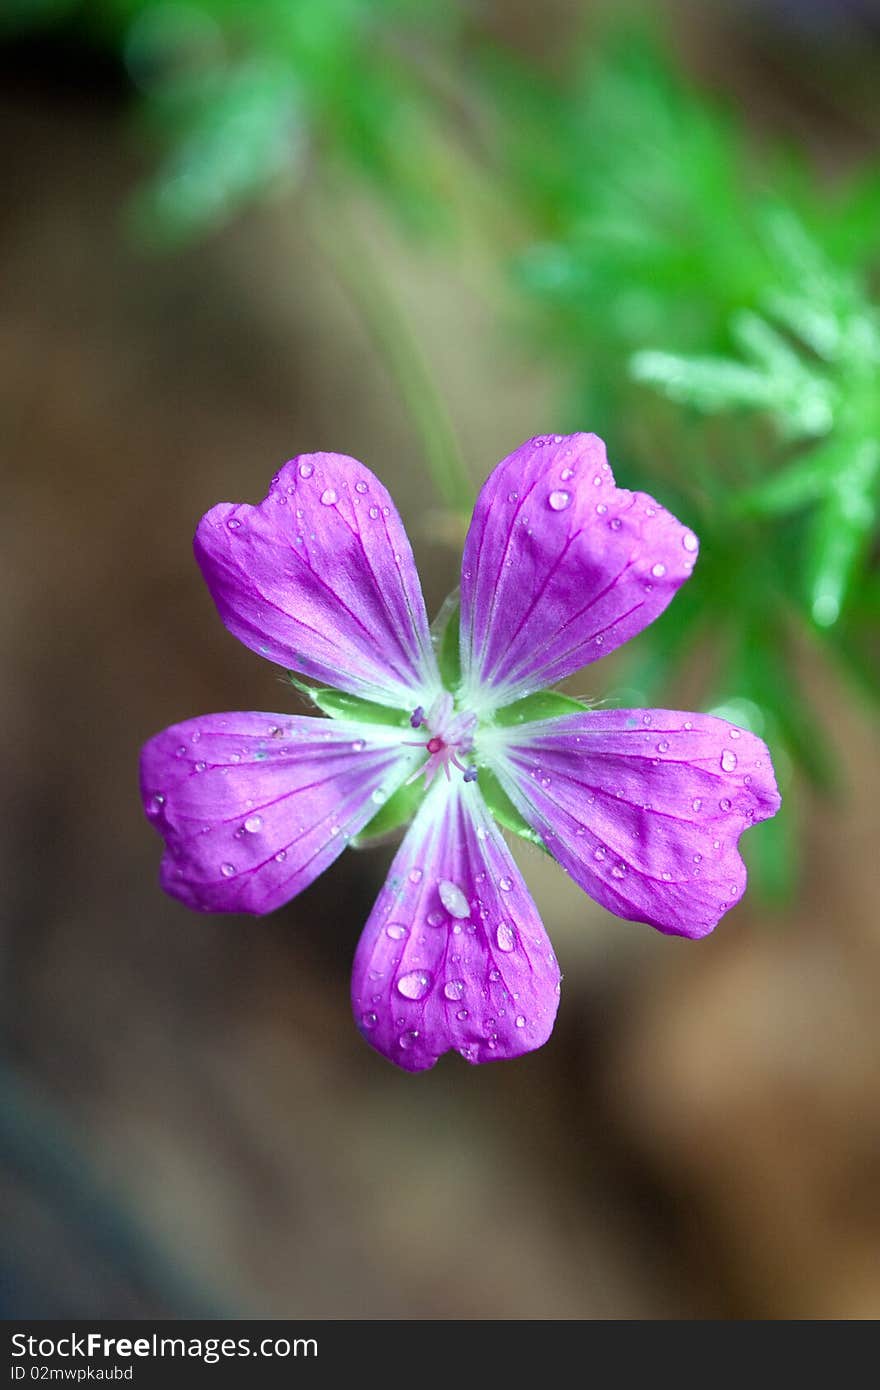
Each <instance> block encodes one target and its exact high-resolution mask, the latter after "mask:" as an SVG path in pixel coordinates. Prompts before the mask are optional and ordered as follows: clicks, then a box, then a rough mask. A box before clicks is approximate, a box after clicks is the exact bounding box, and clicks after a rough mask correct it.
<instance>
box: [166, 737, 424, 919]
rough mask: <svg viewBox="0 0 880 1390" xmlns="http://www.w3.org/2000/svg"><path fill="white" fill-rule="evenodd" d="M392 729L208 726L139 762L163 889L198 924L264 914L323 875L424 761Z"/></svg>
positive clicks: (420, 753) (170, 742) (169, 740)
mask: <svg viewBox="0 0 880 1390" xmlns="http://www.w3.org/2000/svg"><path fill="white" fill-rule="evenodd" d="M404 737H405V734H404V731H403V730H402V729H392V728H380V727H376V726H375V725H365V724H356V723H352V722H347V721H343V720H337V719H316V718H311V717H309V716H305V715H298V716H290V715H282V714H208V715H204V716H203V717H202V718H201V719H188V720H186V721H185V722H184V723H183V724H175V725H173V726H172V727H171V728H170V729H165V731H164V732H163V733H161V734H157V735H156V737H155V738H152V739H150V741H149V743H147V744H146V745H145V747H144V749H143V752H142V754H141V795H142V796H143V800H144V808H145V810H146V812H147V815H148V816H149V817H150V819H151V820H152V822H153V824H154V825H155V827H156V829H157V830H158V831H159V833H160V834H161V835H162V836H163V838H164V840H165V842H166V846H167V851H166V854H165V857H164V858H163V860H162V886H163V888H165V890H166V891H167V892H168V893H170V894H171V895H172V897H175V898H179V899H180V900H181V902H185V903H186V904H187V905H188V906H189V907H195V908H199V909H200V910H201V911H203V912H251V913H257V914H259V913H264V912H271V911H272V910H273V908H276V907H280V906H281V905H282V903H286V902H288V901H289V899H290V898H293V897H295V896H296V894H297V893H301V892H302V890H303V889H304V888H307V887H308V885H309V884H310V883H311V882H312V881H313V880H314V879H316V878H317V877H318V875H319V874H320V873H323V871H324V869H326V868H327V866H328V865H329V864H332V863H333V860H334V859H336V858H337V857H338V855H339V854H341V853H342V851H343V849H344V848H345V846H346V844H347V843H348V841H349V840H350V839H351V837H352V836H353V835H357V834H358V832H359V831H361V830H363V828H364V826H365V825H366V824H367V822H368V821H369V820H370V819H371V818H372V816H374V815H375V813H376V811H377V810H378V807H379V805H380V804H381V803H382V802H383V801H384V800H385V799H386V797H387V796H389V795H390V794H391V793H392V792H393V791H394V790H395V788H396V787H398V786H400V785H401V784H402V783H403V782H404V781H405V780H406V777H407V775H408V773H409V772H410V771H411V770H412V768H413V766H414V765H415V764H416V763H417V762H418V760H419V758H421V757H423V756H424V754H423V751H422V750H419V749H416V748H412V747H407V746H405V745H404V744H403V743H402V738H404Z"/></svg>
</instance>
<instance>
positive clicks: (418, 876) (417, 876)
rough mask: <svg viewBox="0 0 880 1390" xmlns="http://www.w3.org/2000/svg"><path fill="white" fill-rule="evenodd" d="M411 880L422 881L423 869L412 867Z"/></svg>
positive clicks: (414, 881) (413, 881)
mask: <svg viewBox="0 0 880 1390" xmlns="http://www.w3.org/2000/svg"><path fill="white" fill-rule="evenodd" d="M409 881H410V883H421V881H422V871H421V869H410V871H409Z"/></svg>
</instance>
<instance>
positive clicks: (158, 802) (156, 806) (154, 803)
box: [147, 792, 165, 816]
mask: <svg viewBox="0 0 880 1390" xmlns="http://www.w3.org/2000/svg"><path fill="white" fill-rule="evenodd" d="M164 805H165V798H164V796H163V795H162V793H161V792H157V793H156V795H155V796H151V797H150V800H149V804H148V805H147V815H148V816H158V814H159V812H160V811H161V810H162V807H163V806H164Z"/></svg>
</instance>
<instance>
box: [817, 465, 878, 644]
mask: <svg viewBox="0 0 880 1390" xmlns="http://www.w3.org/2000/svg"><path fill="white" fill-rule="evenodd" d="M878 474H880V445H878V443H877V441H876V440H874V439H866V440H863V441H862V442H861V444H860V445H858V446H856V447H855V448H853V450H852V453H851V459H850V462H849V465H848V466H847V467H846V468H845V469H844V470H842V471H841V472H840V473H839V474H838V476H837V477H836V478H835V479H834V480H833V485H832V487H831V490H830V493H829V496H828V500H827V501H826V503H825V505H824V507H822V508H821V510H820V511H819V512H818V513H817V515H816V518H815V521H814V525H813V536H812V546H811V554H810V558H809V562H808V569H807V585H808V601H809V605H810V615H811V617H812V619H813V621H814V623H816V624H817V626H819V627H831V626H832V625H833V624H834V623H836V622H837V619H838V618H839V616H840V613H841V610H842V609H843V606H844V603H845V601H846V598H847V596H848V593H849V589H850V587H851V584H852V581H853V578H854V576H855V574H856V571H857V569H858V567H859V565H860V564H861V561H862V559H863V557H864V554H865V552H866V550H867V547H868V545H869V543H870V538H871V534H872V532H873V530H874V526H875V523H876V519H877V496H876V483H877V478H878Z"/></svg>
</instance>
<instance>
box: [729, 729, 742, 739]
mask: <svg viewBox="0 0 880 1390" xmlns="http://www.w3.org/2000/svg"><path fill="white" fill-rule="evenodd" d="M739 735H740V731H739V729H731V730H730V733H729V735H728V737H729V738H733V739H736V738H739Z"/></svg>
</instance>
